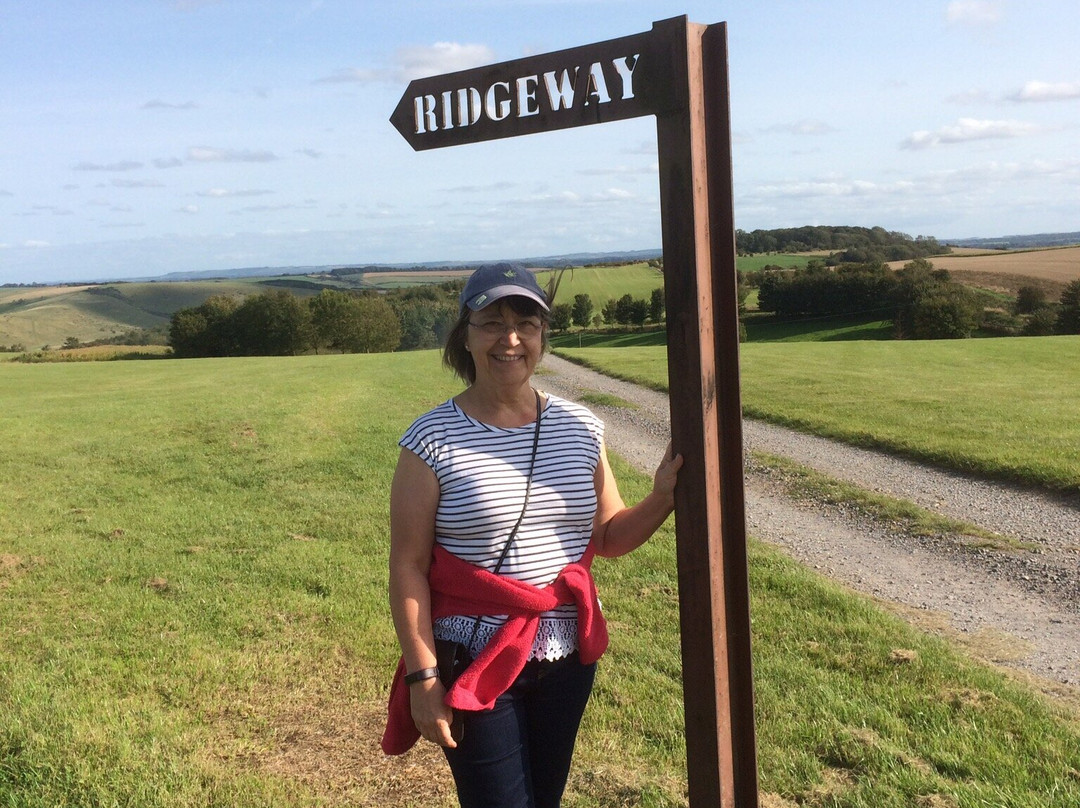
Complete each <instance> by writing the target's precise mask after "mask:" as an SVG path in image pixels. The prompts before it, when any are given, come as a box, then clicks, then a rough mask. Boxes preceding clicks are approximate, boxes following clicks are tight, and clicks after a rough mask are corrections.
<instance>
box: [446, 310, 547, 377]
mask: <svg viewBox="0 0 1080 808" xmlns="http://www.w3.org/2000/svg"><path fill="white" fill-rule="evenodd" d="M504 303H505V304H506V305H508V306H509V307H510V310H511V311H512V312H514V314H517V315H518V316H520V317H537V318H539V320H540V322H541V323H543V325H544V328H543V330H542V331H541V332H540V333H541V334H542V335H543V336H542V342H541V344H540V355H541V356H543V355H544V354H545V353H547V350H548V344H549V343H548V330H547V324H548V321H549V320H550V317H549V314H548V312H546V311H544V309H543V308H542V307H541V306H540V304H539V303H537V302H536V301H535V300H532V299H530V298H527V297H522V296H521V295H511V296H510V297H504V298H502V299H501V300H497V301H495V302H494V303H492V304H491V305H493V306H502V305H503V304H504ZM471 314H472V311H470V310H469V308H468V307H466V306H462V308H461V314H460V315H459V316H458V319H457V322H456V323H454V327H453V328H451V329H450V333H449V334H447V335H446V345H444V346H443V356H442V363H443V365H444V366H445V367H447V368H449V369H450V370H452V371H453V372H454V375H456V376H457V377H458V378H459V379H461V380H462V381H463V382H465V383H466V384H472V383H473V382H475V381H476V363H475V362H473V358H472V354H471V353H469V351H468V350H467V349H466V348H465V343H466V342H467V341H468V332H469V316H470V315H471Z"/></svg>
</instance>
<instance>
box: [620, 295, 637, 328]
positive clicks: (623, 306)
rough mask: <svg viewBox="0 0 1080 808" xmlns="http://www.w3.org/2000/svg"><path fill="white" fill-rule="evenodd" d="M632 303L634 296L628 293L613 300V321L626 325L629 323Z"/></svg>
mask: <svg viewBox="0 0 1080 808" xmlns="http://www.w3.org/2000/svg"><path fill="white" fill-rule="evenodd" d="M633 305H634V298H633V296H632V295H630V294H629V293H627V294H625V295H623V296H622V297H620V298H619V299H618V300H617V301H615V322H617V323H618V324H619V325H628V324H629V323H630V317H631V308H632V307H633Z"/></svg>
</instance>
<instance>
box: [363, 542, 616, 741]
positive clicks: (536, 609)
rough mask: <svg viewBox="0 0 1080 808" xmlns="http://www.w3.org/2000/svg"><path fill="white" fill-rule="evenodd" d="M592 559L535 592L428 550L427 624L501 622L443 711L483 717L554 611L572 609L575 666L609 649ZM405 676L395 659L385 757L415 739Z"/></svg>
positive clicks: (589, 552)
mask: <svg viewBox="0 0 1080 808" xmlns="http://www.w3.org/2000/svg"><path fill="white" fill-rule="evenodd" d="M592 559H593V551H592V548H591V547H590V548H589V549H588V550H587V551H586V553H585V555H584V557H583V558H582V559H581V561H578V562H576V563H573V564H567V565H566V566H565V567H563V569H562V571H561V572H560V573H559V575H558V577H557V578H556V579H555V580H554V581H552V582H551V583H550V584H548V585H547V586H544V587H536V586H533V585H532V584H527V583H524V582H522V581H516V580H514V579H513V578H506V577H503V576H501V575H494V574H492V573H490V572H488V571H487V570H483V569H480V567H477V566H474V565H473V564H470V563H469V562H467V561H462V560H461V559H460V558H458V557H457V556H455V555H453V554H452V553H450V552H448V551H447V550H445V549H443V548H442V547H440V546H439V545H435V550H434V552H433V553H432V561H431V570H430V572H429V573H428V583H429V585H430V587H431V617H432V619H433V620H434V619H438V618H440V617H449V616H450V615H455V614H483V615H493V614H505V615H508V618H507V620H506V622H505V623H504V624H503V625H502V626H500V627H499V629H498V630H497V631H496V632H495V634H494V636H493V637H492V638H491V640H490V641H489V642H488V644H487V645H486V646H485V647H484V650H483V651H481V652H480V655H479V656H478V657H477V658H476V659H474V660H473V661H472V664H470V665H469V666H468V667H467V668H466V669H465V671H464V673H462V674H461V676H459V677H458V679H457V681H456V682H454V685H453V687H451V688H450V691H449V692H448V693H447V694H446V703H447V705H449V706H450V707H453V708H455V709H458V710H490V709H491V708H492V707H493V706H494V704H495V699H497V698H498V697H499V696H500V695H502V693H504V692H505V691H506V690H507V689H508V688H509V687H510V685H511V684H513V682H514V680H515V679H517V677H518V674H520V673H521V671H522V669H523V668H524V667H525V663H526V662H528V660H529V656H530V654H531V652H532V648H533V643H534V642H535V640H536V632H537V630H538V629H539V627H540V615H541V613H543V612H546V611H549V610H551V609H554V608H555V607H556V606H561V605H565V604H570V603H573V604H575V605H576V606H577V610H578V651H579V653H580V655H581V661H582V662H583V663H585V664H586V665H589V664H591V663H593V662H595V661H596V660H598V659H599V658H600V657H601V656H602V655H603V653H604V651H605V650H607V644H608V633H607V623H606V621H605V620H604V615H603V614H602V613H601V611H600V602H599V601H598V600H597V596H596V584H595V583H594V581H593V578H592V574H591V573H590V572H589V568H590V566H591V565H592ZM405 673H406V671H405V660H404V659H401V660H399V661H398V666H397V671H396V672H395V673H394V681H393V684H392V685H391V687H390V703H389V718H388V720H387V723H386V731H385V732H384V733H383V738H382V748H383V751H384V752H385V753H386V754H388V755H401V754H404V753H405V752H407V751H409V749H411V748H412V746H413V744H415V743H416V742H417V740H419V738H420V732H419V730H417V728H416V724H414V723H413V720H412V708H411V705H410V702H409V686H408V685H406V684H405V682H404V681H403V679H404V676H405Z"/></svg>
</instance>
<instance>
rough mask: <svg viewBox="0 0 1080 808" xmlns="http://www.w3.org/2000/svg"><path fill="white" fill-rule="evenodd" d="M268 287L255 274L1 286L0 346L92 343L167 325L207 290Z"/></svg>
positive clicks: (239, 291) (33, 347) (221, 292)
mask: <svg viewBox="0 0 1080 808" xmlns="http://www.w3.org/2000/svg"><path fill="white" fill-rule="evenodd" d="M268 288H271V287H267V286H265V285H262V284H261V283H260V281H259V279H249V280H210V281H182V282H159V283H112V284H101V285H93V286H50V287H21V288H20V287H9V288H0V345H11V344H15V343H20V344H22V345H25V346H26V348H27V350H37V349H39V348H41V347H42V346H44V345H50V346H52V347H57V346H59V345H62V344H63V342H64V340H66V339H67V338H68V337H76V338H77V339H79V340H81V341H83V342H91V341H93V340H96V339H102V338H108V337H112V336H116V335H117V334H122V333H124V332H125V331H128V330H130V329H133V328H155V327H158V326H162V325H166V324H167V323H168V322H169V318H170V317H171V316H172V314H173V312H175V311H176V310H178V309H182V308H187V307H190V306H198V305H200V304H201V303H202V302H203V301H205V300H206V298H208V297H210V296H211V295H238V296H246V295H252V294H258V293H260V292H265V291H267V289H268ZM294 291H295V292H296V293H297V294H301V295H302V294H312V291H310V290H307V291H305V290H294Z"/></svg>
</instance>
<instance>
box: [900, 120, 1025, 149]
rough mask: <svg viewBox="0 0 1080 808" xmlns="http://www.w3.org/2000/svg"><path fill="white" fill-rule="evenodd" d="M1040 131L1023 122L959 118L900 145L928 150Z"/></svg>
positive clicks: (915, 134) (918, 134) (915, 133)
mask: <svg viewBox="0 0 1080 808" xmlns="http://www.w3.org/2000/svg"><path fill="white" fill-rule="evenodd" d="M1038 131H1040V130H1039V127H1038V126H1036V125H1035V124H1030V123H1024V122H1023V121H980V120H976V119H975V118H961V119H960V120H959V121H957V122H956V124H954V125H952V126H943V127H941V128H940V129H938V130H937V131H935V132H929V131H925V130H924V131H919V132H913V133H912V134H911V135H910V136H909V137H908V138H906V139H905V140H904V142H903V143H901V144H900V145H901V148H904V149H912V150H918V149H930V148H934V147H937V146H944V145H952V144H955V143H968V142H970V141H973V140H1000V139H1005V138H1014V137H1022V136H1024V135H1032V134H1035V133H1036V132H1038Z"/></svg>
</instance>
